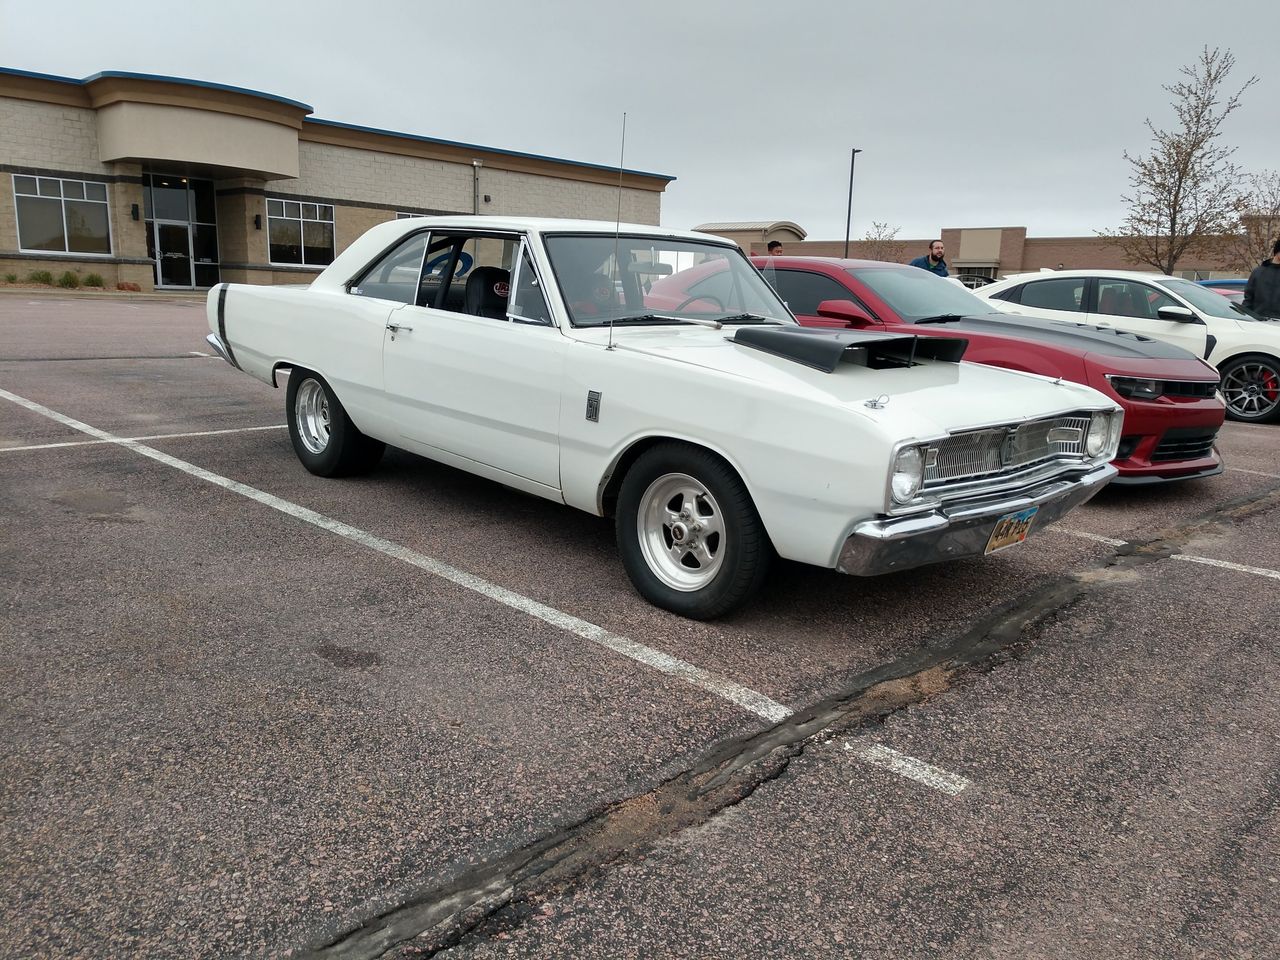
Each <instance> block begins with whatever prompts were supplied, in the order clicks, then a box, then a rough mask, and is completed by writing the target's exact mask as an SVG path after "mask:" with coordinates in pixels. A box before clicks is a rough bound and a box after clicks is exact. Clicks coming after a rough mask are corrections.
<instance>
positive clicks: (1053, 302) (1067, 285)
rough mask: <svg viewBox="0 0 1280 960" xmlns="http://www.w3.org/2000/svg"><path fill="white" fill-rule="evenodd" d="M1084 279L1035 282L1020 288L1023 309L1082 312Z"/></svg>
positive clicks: (1068, 278)
mask: <svg viewBox="0 0 1280 960" xmlns="http://www.w3.org/2000/svg"><path fill="white" fill-rule="evenodd" d="M1084 284H1085V278H1084V277H1062V278H1060V279H1058V280H1036V281H1033V282H1032V283H1028V284H1027V285H1026V286H1025V287H1023V288H1022V299H1021V303H1022V305H1023V306H1024V307H1039V308H1040V309H1041V310H1067V311H1070V312H1072V313H1079V312H1080V311H1082V310H1084Z"/></svg>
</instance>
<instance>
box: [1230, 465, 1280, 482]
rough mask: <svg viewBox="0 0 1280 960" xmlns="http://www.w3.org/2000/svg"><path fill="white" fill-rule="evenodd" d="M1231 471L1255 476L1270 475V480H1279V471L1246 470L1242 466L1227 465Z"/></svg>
mask: <svg viewBox="0 0 1280 960" xmlns="http://www.w3.org/2000/svg"><path fill="white" fill-rule="evenodd" d="M1227 469H1228V470H1230V471H1232V472H1233V473H1249V474H1252V475H1253V476H1255V477H1270V478H1271V479H1272V480H1280V473H1263V472H1262V471H1261V470H1246V469H1245V468H1244V467H1227Z"/></svg>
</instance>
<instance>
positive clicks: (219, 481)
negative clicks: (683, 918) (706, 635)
mask: <svg viewBox="0 0 1280 960" xmlns="http://www.w3.org/2000/svg"><path fill="white" fill-rule="evenodd" d="M0 397H3V398H5V399H6V400H10V401H12V402H13V403H16V404H18V405H19V406H21V407H25V408H26V409H27V410H30V411H31V412H33V413H38V414H40V415H41V416H44V417H48V418H49V419H50V420H54V421H57V422H58V423H61V424H63V425H64V426H67V427H71V428H72V429H73V430H79V431H80V432H81V433H87V434H88V435H89V436H91V437H96V438H97V439H98V440H99V441H101V442H103V443H116V444H119V445H120V446H123V447H126V448H128V449H130V450H132V451H134V452H135V453H138V454H141V455H142V456H144V457H149V458H150V459H152V460H155V461H157V462H158V463H163V464H165V465H166V466H169V467H173V468H174V469H175V470H181V471H182V472H183V473H186V474H190V475H191V476H193V477H197V478H199V479H201V480H205V481H207V482H209V483H212V484H214V485H216V486H219V487H222V488H223V489H225V490H230V491H231V492H232V493H238V494H240V495H241V496H242V497H248V498H249V499H250V500H254V501H257V502H258V503H261V504H263V505H264V506H268V507H271V508H272V509H273V510H278V511H280V512H281V513H285V514H288V515H289V516H291V517H294V518H295V519H298V520H301V521H303V522H304V523H309V524H312V525H313V526H316V527H319V528H320V529H321V530H327V531H328V532H329V533H334V534H337V535H338V536H340V537H345V538H346V539H348V540H351V541H352V542H354V543H358V544H360V545H361V546H364V547H368V548H369V549H371V550H376V551H378V552H379V553H382V554H385V555H386V556H388V557H392V558H394V559H396V560H400V561H402V562H404V563H407V564H410V565H411V566H414V567H417V568H418V569H420V570H425V571H426V572H427V573H430V574H434V575H435V576H437V577H441V578H443V579H445V580H449V581H450V582H452V583H456V584H457V585H458V586H460V587H465V588H466V589H467V590H471V591H474V592H475V593H478V594H481V595H482V596H485V597H488V598H489V599H491V600H495V601H497V602H498V603H501V604H504V605H506V606H508V607H511V608H512V609H514V610H519V611H520V612H521V613H525V614H528V615H529V616H531V617H536V618H537V619H539V620H542V621H543V622H544V623H549V624H551V625H552V626H554V627H559V628H560V629H561V630H564V631H566V632H568V633H572V634H574V635H575V636H579V637H582V638H583V639H585V640H590V641H591V642H592V643H596V644H599V645H600V646H602V647H605V648H607V649H609V650H612V651H614V652H615V653H620V654H622V655H623V656H624V657H630V658H631V659H632V660H636V661H638V662H640V663H643V664H645V665H646V666H649V667H652V668H653V669H655V670H658V671H660V672H662V673H665V674H668V675H670V676H673V677H677V678H679V679H681V680H683V681H685V682H686V683H689V684H692V685H693V686H696V687H701V688H702V689H703V690H707V691H709V692H711V693H714V694H715V695H716V696H718V697H721V698H722V699H724V700H728V701H729V702H730V703H733V704H736V705H737V706H739V707H742V708H743V709H744V710H747V711H748V712H750V713H754V714H755V715H756V716H758V717H762V718H763V719H765V720H768V721H770V722H772V723H777V722H778V721H780V720H784V719H786V718H787V717H789V716H790V715H791V710H790V709H788V708H787V707H784V706H783V705H782V704H780V703H777V702H775V701H774V700H771V699H769V698H768V697H766V696H765V695H764V694H762V693H758V692H756V691H755V690H751V689H749V688H747V687H744V686H740V685H739V684H736V683H734V682H733V681H731V680H728V679H726V678H724V677H720V676H717V675H716V674H714V673H710V672H709V671H706V670H703V669H702V668H701V667H695V666H694V665H693V664H691V663H686V662H685V661H683V660H680V659H677V658H676V657H672V656H669V655H668V654H665V653H662V652H661V651H659V650H654V649H652V648H651V647H646V646H645V645H644V644H642V643H637V642H635V641H634V640H629V639H627V638H626V637H622V636H618V635H617V634H615V633H610V632H609V631H608V630H606V629H605V628H604V627H601V626H597V625H596V624H594V623H590V622H588V621H586V620H580V619H579V618H577V617H575V616H573V615H571V614H568V613H565V612H563V611H562V610H557V609H555V608H554V607H549V606H547V605H546V604H543V603H539V602H538V601H536V600H533V599H531V598H529V597H526V596H522V595H521V594H518V593H516V592H514V591H512V590H508V589H506V588H505V587H500V586H498V585H497V584H494V583H490V582H489V581H488V580H484V579H482V578H481V577H477V576H475V575H474V574H470V573H467V572H465V571H463V570H459V569H458V568H457V567H453V566H450V565H449V564H447V563H444V562H443V561H440V560H436V559H434V558H432V557H428V556H425V555H424V554H421V553H418V552H417V551H415V550H410V549H409V548H408V547H403V546H400V545H399V544H396V543H392V542H391V541H389V540H384V539H382V538H381V537H377V536H374V535H373V534H371V533H367V532H366V531H364V530H360V529H358V528H356V527H353V526H350V525H349V524H346V523H342V522H341V521H339V520H332V519H330V518H329V517H326V516H323V515H321V514H319V513H316V512H315V511H314V510H308V509H307V508H306V507H303V506H299V505H298V504H296V503H292V502H290V501H288V500H284V499H282V498H280V497H277V496H274V495H273V494H270V493H266V492H264V491H262V490H258V489H257V488H256V487H251V486H249V485H248V484H244V483H240V482H239V481H236V480H231V479H229V478H227V477H223V476H220V475H218V474H216V473H213V472H211V471H209V470H205V469H204V468H203V467H197V466H196V465H195V464H193V463H187V462H186V461H185V460H179V459H178V458H177V457H171V456H169V455H168V454H167V453H162V452H161V451H159V450H156V449H155V448H153V447H148V446H144V445H143V444H141V443H139V442H138V441H137V440H130V439H127V438H125V437H117V436H115V435H114V434H110V433H107V432H106V431H105V430H99V429H98V428H97V427H91V426H89V425H88V424H86V423H81V422H80V421H79V420H74V419H72V418H71V417H68V416H66V415H64V414H61V413H58V412H57V411H56V410H51V409H49V408H48V407H46V406H43V405H41V404H39V403H36V402H35V401H33V400H27V399H25V398H24V397H20V396H18V395H17V394H13V393H10V392H9V391H7V390H3V389H0Z"/></svg>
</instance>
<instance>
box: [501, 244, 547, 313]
mask: <svg viewBox="0 0 1280 960" xmlns="http://www.w3.org/2000/svg"><path fill="white" fill-rule="evenodd" d="M519 276H520V279H519V281H518V282H517V284H516V289H515V295H514V296H513V297H512V298H511V316H513V317H515V318H517V319H519V320H527V321H529V322H530V323H548V324H549V323H551V310H550V308H548V307H547V301H546V298H545V297H544V296H543V294H542V285H541V284H540V283H539V282H538V274H537V273H536V272H535V271H534V269H533V263H532V261H530V259H529V251H528V250H525V251H524V254H523V255H522V256H521V257H520V271H519Z"/></svg>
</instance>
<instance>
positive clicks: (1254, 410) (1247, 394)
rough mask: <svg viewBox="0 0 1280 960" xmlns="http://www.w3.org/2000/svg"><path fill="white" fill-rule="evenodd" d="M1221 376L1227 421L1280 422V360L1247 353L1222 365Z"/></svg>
mask: <svg viewBox="0 0 1280 960" xmlns="http://www.w3.org/2000/svg"><path fill="white" fill-rule="evenodd" d="M1220 373H1221V374H1222V396H1223V398H1224V399H1225V400H1226V401H1227V416H1228V417H1229V418H1231V419H1232V420H1239V421H1241V422H1242V423H1270V422H1272V421H1274V420H1280V360H1277V359H1276V358H1275V357H1268V356H1267V355H1265V354H1261V353H1246V354H1243V355H1242V356H1239V357H1232V358H1231V359H1230V360H1228V361H1227V362H1226V363H1224V364H1223V365H1222V367H1221V370H1220Z"/></svg>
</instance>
